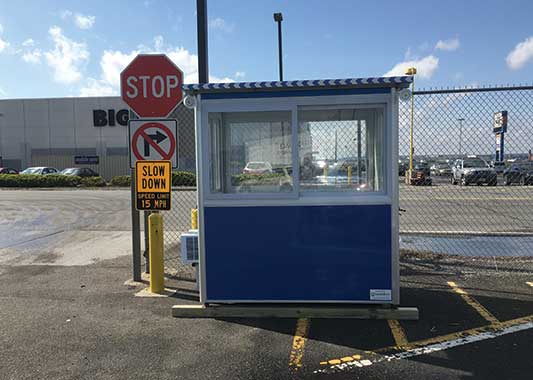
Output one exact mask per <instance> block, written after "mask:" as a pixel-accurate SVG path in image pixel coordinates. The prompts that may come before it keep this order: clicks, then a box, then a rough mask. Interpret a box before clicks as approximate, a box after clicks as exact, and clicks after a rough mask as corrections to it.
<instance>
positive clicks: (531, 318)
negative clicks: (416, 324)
mask: <svg viewBox="0 0 533 380" xmlns="http://www.w3.org/2000/svg"><path fill="white" fill-rule="evenodd" d="M527 322H533V315H528V316H526V317H520V318H516V319H511V320H508V321H504V322H499V321H498V322H497V323H493V324H490V325H487V326H482V327H475V328H472V329H468V330H463V331H457V332H454V333H451V334H446V335H440V336H435V337H432V338H428V339H421V340H417V341H415V342H411V343H408V344H407V345H406V346H405V347H402V349H399V348H398V347H397V346H389V347H383V348H379V349H377V350H374V351H372V352H370V351H367V352H366V354H368V356H367V359H372V358H375V357H376V355H383V354H385V353H389V352H398V351H400V352H402V351H404V350H412V349H416V348H421V347H425V346H429V345H431V344H435V343H445V342H448V341H451V340H454V339H458V338H466V337H469V336H475V335H479V334H482V333H486V332H490V331H495V330H501V329H505V328H508V327H512V326H517V325H520V324H523V323H527ZM353 358H354V359H355V360H360V359H361V356H360V355H354V356H353ZM341 363H346V361H343V360H341V359H329V360H324V361H321V362H320V365H321V366H327V365H337V364H341Z"/></svg>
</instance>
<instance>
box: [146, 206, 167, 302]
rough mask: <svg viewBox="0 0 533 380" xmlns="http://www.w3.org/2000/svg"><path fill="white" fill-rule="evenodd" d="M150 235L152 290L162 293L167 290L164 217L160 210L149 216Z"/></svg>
mask: <svg viewBox="0 0 533 380" xmlns="http://www.w3.org/2000/svg"><path fill="white" fill-rule="evenodd" d="M148 237H149V241H150V245H149V254H150V292H151V293H162V292H163V290H165V269H164V261H163V258H164V252H163V251H164V244H163V217H162V216H161V214H160V213H158V212H156V213H152V214H150V216H149V217H148Z"/></svg>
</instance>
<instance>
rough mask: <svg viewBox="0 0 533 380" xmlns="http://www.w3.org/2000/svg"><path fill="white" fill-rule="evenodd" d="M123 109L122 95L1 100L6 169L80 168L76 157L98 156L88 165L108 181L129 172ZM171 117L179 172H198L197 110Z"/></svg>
mask: <svg viewBox="0 0 533 380" xmlns="http://www.w3.org/2000/svg"><path fill="white" fill-rule="evenodd" d="M110 110H111V112H110ZM121 110H126V111H127V110H128V107H127V105H126V104H125V103H124V102H123V101H122V100H121V99H120V98H119V97H88V98H58V99H9V100H0V157H2V162H1V165H3V166H10V167H14V168H16V169H24V168H26V167H28V166H45V165H46V166H53V167H57V168H58V169H63V168H65V167H74V166H78V165H75V163H74V156H76V155H97V156H98V157H99V161H100V163H99V164H98V165H87V166H89V167H91V168H93V169H94V170H96V171H98V172H99V173H100V174H101V175H102V176H104V177H105V178H107V179H109V178H111V177H112V176H114V175H121V174H128V173H129V160H128V127H127V123H126V120H125V119H123V118H122V119H121V118H117V116H118V115H117V114H118V113H119V111H121ZM95 111H96V112H97V113H98V116H99V117H96V118H95V117H94V112H95ZM126 111H123V113H124V112H126ZM102 115H103V118H102ZM171 117H173V118H176V119H178V129H179V132H178V135H179V136H178V144H177V150H178V165H179V169H181V170H190V171H193V170H195V154H194V112H193V111H192V110H189V109H187V108H185V107H184V106H182V105H180V106H178V108H177V109H176V110H175V111H174V112H173V114H172V115H171ZM97 119H98V120H97ZM122 124H126V125H122Z"/></svg>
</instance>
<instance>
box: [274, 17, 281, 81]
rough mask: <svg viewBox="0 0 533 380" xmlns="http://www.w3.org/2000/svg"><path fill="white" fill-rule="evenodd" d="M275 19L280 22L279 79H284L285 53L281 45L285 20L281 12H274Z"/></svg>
mask: <svg viewBox="0 0 533 380" xmlns="http://www.w3.org/2000/svg"><path fill="white" fill-rule="evenodd" d="M274 21H276V22H277V23H278V60H279V80H280V81H282V80H283V54H282V46H281V22H282V21H283V15H282V14H281V12H279V13H274Z"/></svg>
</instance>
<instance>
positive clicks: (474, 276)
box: [0, 188, 533, 380]
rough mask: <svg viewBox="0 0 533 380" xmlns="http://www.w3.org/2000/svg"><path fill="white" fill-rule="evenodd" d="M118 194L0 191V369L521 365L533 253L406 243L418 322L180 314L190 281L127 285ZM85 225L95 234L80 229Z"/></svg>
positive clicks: (404, 269)
mask: <svg viewBox="0 0 533 380" xmlns="http://www.w3.org/2000/svg"><path fill="white" fill-rule="evenodd" d="M483 189H485V188H483ZM423 191H424V190H423ZM128 200H129V192H128V191H127V190H112V191H111V190H110V191H106V190H97V191H92V190H69V191H25V190H22V191H20V190H9V191H4V190H2V191H0V243H1V244H3V245H2V247H3V248H1V249H0V300H1V301H0V358H1V360H0V374H2V376H0V377H1V378H2V379H4V378H5V379H16V380H18V379H35V378H43V379H44V378H46V379H146V378H150V377H157V378H159V379H176V378H178V379H213V378H221V379H226V378H232V379H315V378H316V379H398V378H402V377H405V378H410V379H411V378H412V379H428V378H431V379H529V378H530V376H531V371H532V370H533V364H532V363H531V360H530V352H529V350H530V347H531V341H532V338H533V333H532V332H533V261H532V259H531V258H530V257H518V258H517V257H511V258H509V257H490V258H489V257H487V258H483V257H460V256H446V255H434V254H429V253H420V254H419V253H404V255H403V256H402V260H401V281H402V290H401V302H402V305H404V306H417V307H419V309H420V320H419V321H392V322H387V321H375V320H374V321H372V320H369V321H359V320H347V319H340V320H321V319H299V320H293V319H246V318H241V319H227V320H222V319H219V320H193V319H176V318H172V317H171V306H172V305H174V304H176V303H187V302H195V300H196V298H197V297H196V294H195V292H194V290H191V289H192V288H193V286H191V285H192V284H191V283H188V284H180V283H178V282H176V281H168V285H169V286H171V287H173V290H175V293H172V294H173V296H172V297H168V298H140V297H135V294H136V293H137V292H138V291H139V290H140V289H141V287H142V286H131V285H125V284H124V282H125V281H126V280H128V279H129V278H130V277H131V257H130V256H129V252H128V249H129V240H128V239H125V240H120V239H116V240H115V241H112V240H108V239H107V238H106V236H107V235H105V234H104V233H117V234H124V236H128V231H129V208H128V207H129V203H128ZM174 206H176V204H174ZM25 210H27V212H26V211H25ZM10 226H12V229H11V230H10ZM53 231H62V232H58V233H56V234H55V235H53V236H54V238H53V239H51V236H43V235H42V234H48V233H50V232H53ZM69 232H71V233H74V234H75V236H74V237H73V236H71V235H69ZM86 232H91V233H95V234H97V235H88V237H87V239H85V240H80V237H81V236H83V234H84V233H86ZM98 232H101V234H99V235H98ZM22 234H28V236H30V235H31V236H33V237H29V238H28V239H26V240H24V238H21V235H22ZM32 234H33V235H32ZM17 239H19V240H17ZM31 239H33V240H31ZM21 240H22V241H21ZM78 240H79V242H78V243H79V244H78V243H77V242H76V241H78ZM69 244H70V245H69ZM6 245H7V246H6ZM65 246H66V247H67V248H64V247H65ZM91 246H93V247H95V248H94V249H93V250H88V251H87V252H86V253H85V254H90V255H92V256H91V259H90V260H82V258H81V257H80V253H79V252H80V251H79V250H80V248H83V247H91ZM119 246H120V248H117V247H119ZM62 247H63V248H62ZM96 251H98V252H96ZM109 252H111V253H109ZM85 254H81V256H84V255H85ZM6 257H8V258H7V259H6ZM45 257H48V258H47V259H46V260H45V259H44V258H45ZM273 280H275V279H273ZM185 288H187V289H185Z"/></svg>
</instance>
